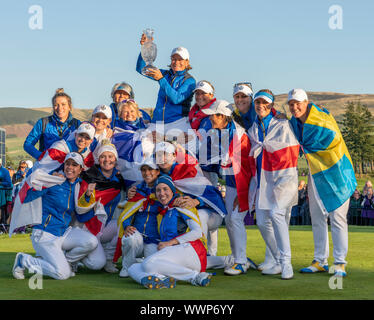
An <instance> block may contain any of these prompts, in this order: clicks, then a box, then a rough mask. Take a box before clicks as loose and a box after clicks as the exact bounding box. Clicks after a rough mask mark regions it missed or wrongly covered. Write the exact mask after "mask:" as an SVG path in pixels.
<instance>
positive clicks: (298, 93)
mask: <svg viewBox="0 0 374 320" xmlns="http://www.w3.org/2000/svg"><path fill="white" fill-rule="evenodd" d="M291 100H296V101H304V100H307V101H308V95H307V94H306V92H305V91H304V90H303V89H292V90H291V91H290V92H289V93H288V100H287V101H291Z"/></svg>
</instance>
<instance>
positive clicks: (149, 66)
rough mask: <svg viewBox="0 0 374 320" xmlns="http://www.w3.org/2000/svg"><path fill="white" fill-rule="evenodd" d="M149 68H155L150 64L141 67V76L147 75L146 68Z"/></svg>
mask: <svg viewBox="0 0 374 320" xmlns="http://www.w3.org/2000/svg"><path fill="white" fill-rule="evenodd" d="M150 69H157V68H156V67H154V66H152V65H148V66H145V67H144V68H143V69H142V75H143V76H147V72H148V70H150Z"/></svg>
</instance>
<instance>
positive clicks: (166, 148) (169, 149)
mask: <svg viewBox="0 0 374 320" xmlns="http://www.w3.org/2000/svg"><path fill="white" fill-rule="evenodd" d="M159 151H162V152H166V153H174V152H175V146H174V145H173V144H171V143H170V142H166V141H162V142H159V143H157V144H156V151H155V152H159Z"/></svg>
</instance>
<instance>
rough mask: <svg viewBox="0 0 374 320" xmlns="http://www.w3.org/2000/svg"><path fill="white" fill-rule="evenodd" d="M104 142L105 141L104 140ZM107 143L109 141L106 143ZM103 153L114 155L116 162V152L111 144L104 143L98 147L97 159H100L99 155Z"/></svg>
mask: <svg viewBox="0 0 374 320" xmlns="http://www.w3.org/2000/svg"><path fill="white" fill-rule="evenodd" d="M104 141H105V140H104ZM108 142H109V141H108ZM105 151H108V152H111V153H113V154H114V156H115V157H116V159H117V160H118V152H117V149H116V147H115V146H114V145H113V144H111V143H104V144H102V145H101V146H100V148H99V151H98V153H97V156H98V158H100V156H101V154H102V153H103V152H105Z"/></svg>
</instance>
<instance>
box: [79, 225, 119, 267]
mask: <svg viewBox="0 0 374 320" xmlns="http://www.w3.org/2000/svg"><path fill="white" fill-rule="evenodd" d="M84 228H85V227H84ZM96 238H97V240H98V245H97V247H96V249H95V250H93V251H92V252H91V253H90V254H89V255H88V256H87V258H86V259H85V261H82V262H83V263H84V265H85V266H86V267H87V268H89V269H91V270H101V269H102V268H103V267H104V266H105V264H106V262H107V260H110V261H111V260H113V256H114V252H115V251H116V246H117V239H118V228H117V221H115V220H111V221H110V222H109V223H108V225H106V226H105V227H104V228H103V231H102V233H98V234H97V236H96Z"/></svg>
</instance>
